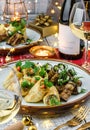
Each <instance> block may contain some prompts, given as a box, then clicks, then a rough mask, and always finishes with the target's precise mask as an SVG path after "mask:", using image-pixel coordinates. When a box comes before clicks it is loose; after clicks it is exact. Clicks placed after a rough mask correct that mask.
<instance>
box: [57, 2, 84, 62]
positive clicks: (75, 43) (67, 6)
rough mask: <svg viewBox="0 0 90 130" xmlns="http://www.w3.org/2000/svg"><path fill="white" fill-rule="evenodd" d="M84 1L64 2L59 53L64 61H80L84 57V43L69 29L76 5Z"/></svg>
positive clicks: (60, 25) (60, 21) (60, 23)
mask: <svg viewBox="0 0 90 130" xmlns="http://www.w3.org/2000/svg"><path fill="white" fill-rule="evenodd" d="M80 1H82V2H83V0H64V2H63V5H62V8H61V13H60V20H59V51H60V57H61V58H64V59H68V60H69V59H71V60H74V59H80V58H81V57H82V55H83V46H84V42H83V41H82V40H80V39H79V38H77V37H76V36H75V35H74V34H73V33H72V31H71V29H70V27H69V17H70V13H71V10H72V7H73V5H74V3H76V2H80Z"/></svg>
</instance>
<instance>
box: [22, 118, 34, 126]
mask: <svg viewBox="0 0 90 130" xmlns="http://www.w3.org/2000/svg"><path fill="white" fill-rule="evenodd" d="M22 122H23V124H24V125H25V126H29V125H33V122H32V120H31V117H30V116H24V117H23V119H22Z"/></svg>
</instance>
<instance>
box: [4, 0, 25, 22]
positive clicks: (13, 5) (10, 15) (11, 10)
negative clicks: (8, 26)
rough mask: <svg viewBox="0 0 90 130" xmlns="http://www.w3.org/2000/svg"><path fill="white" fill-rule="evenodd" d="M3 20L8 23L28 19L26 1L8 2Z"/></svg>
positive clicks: (8, 0) (9, 0)
mask: <svg viewBox="0 0 90 130" xmlns="http://www.w3.org/2000/svg"><path fill="white" fill-rule="evenodd" d="M3 18H4V20H5V21H6V22H10V21H20V19H22V18H23V19H25V20H27V19H28V12H27V8H26V6H25V2H24V0H6V2H5V7H4V12H3Z"/></svg>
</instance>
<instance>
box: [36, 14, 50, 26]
mask: <svg viewBox="0 0 90 130" xmlns="http://www.w3.org/2000/svg"><path fill="white" fill-rule="evenodd" d="M51 24H52V19H51V17H50V16H49V15H44V14H41V15H38V16H37V17H36V18H35V25H37V26H50V25H51Z"/></svg>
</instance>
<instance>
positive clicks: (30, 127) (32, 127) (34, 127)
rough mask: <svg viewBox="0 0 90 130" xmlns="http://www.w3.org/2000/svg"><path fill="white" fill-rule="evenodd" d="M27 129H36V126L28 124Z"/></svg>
mask: <svg viewBox="0 0 90 130" xmlns="http://www.w3.org/2000/svg"><path fill="white" fill-rule="evenodd" d="M28 130H37V128H36V126H34V125H32V126H29V128H28Z"/></svg>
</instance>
